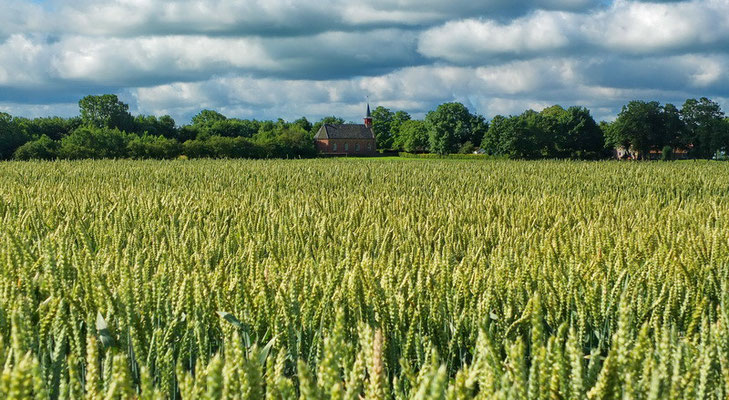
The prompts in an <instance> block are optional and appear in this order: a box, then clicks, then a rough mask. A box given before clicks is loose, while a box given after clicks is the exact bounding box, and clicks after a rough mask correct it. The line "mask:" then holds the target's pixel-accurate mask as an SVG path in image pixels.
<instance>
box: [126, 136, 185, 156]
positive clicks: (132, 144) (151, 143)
mask: <svg viewBox="0 0 729 400" xmlns="http://www.w3.org/2000/svg"><path fill="white" fill-rule="evenodd" d="M127 149H128V155H129V157H131V158H136V159H145V158H155V159H171V158H176V157H178V156H179V155H180V154H181V153H182V145H181V144H180V142H178V141H177V140H175V139H167V138H165V137H163V136H150V135H143V136H138V137H135V138H133V139H131V140H130V141H129V144H128V145H127Z"/></svg>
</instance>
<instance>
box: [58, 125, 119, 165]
mask: <svg viewBox="0 0 729 400" xmlns="http://www.w3.org/2000/svg"><path fill="white" fill-rule="evenodd" d="M132 138H133V136H132V135H129V134H127V133H125V132H122V131H120V130H119V129H109V128H94V127H91V126H85V127H81V128H79V129H76V130H75V131H74V132H73V133H72V134H70V135H68V136H66V137H64V138H63V139H61V145H60V148H59V149H58V156H59V157H60V158H63V159H69V160H78V159H83V158H94V159H103V158H125V157H127V156H128V151H127V145H128V143H129V141H130V140H131V139H132Z"/></svg>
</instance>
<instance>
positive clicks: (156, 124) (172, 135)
mask: <svg viewBox="0 0 729 400" xmlns="http://www.w3.org/2000/svg"><path fill="white" fill-rule="evenodd" d="M134 126H135V128H134V131H135V132H136V133H139V134H141V135H151V136H163V137H165V138H167V139H177V137H178V134H177V128H176V126H175V120H174V119H172V117H170V116H169V115H164V116H162V117H159V118H157V117H156V116H154V115H138V116H136V117H135V118H134Z"/></svg>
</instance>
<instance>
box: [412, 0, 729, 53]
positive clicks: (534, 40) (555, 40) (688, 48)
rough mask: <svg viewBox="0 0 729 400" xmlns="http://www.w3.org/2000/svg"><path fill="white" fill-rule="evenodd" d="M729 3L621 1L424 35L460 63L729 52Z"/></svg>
mask: <svg viewBox="0 0 729 400" xmlns="http://www.w3.org/2000/svg"><path fill="white" fill-rule="evenodd" d="M727 15H729V1H727V0H707V1H702V0H695V1H692V2H681V3H675V4H674V3H667V4H664V3H639V2H632V1H626V0H618V1H616V2H615V3H614V4H613V5H612V6H611V7H609V8H608V9H605V10H600V11H595V12H593V13H582V14H580V13H573V12H562V11H537V12H534V13H532V14H530V15H528V16H525V17H521V18H518V19H515V20H512V21H509V22H508V23H499V22H497V21H495V20H482V19H465V20H458V21H449V22H447V23H445V24H443V25H442V26H438V27H434V28H431V29H429V30H426V31H425V32H423V33H422V35H421V37H420V40H419V44H418V50H419V51H420V52H421V53H422V54H423V55H425V56H427V57H430V58H434V59H442V60H446V61H449V62H454V63H460V64H471V65H473V64H483V63H489V62H499V61H502V60H503V59H504V58H507V59H508V58H529V57H534V56H538V55H542V54H567V55H570V54H578V53H579V54H588V55H599V54H604V53H609V54H616V53H617V54H630V55H640V56H646V55H654V54H655V55H665V54H680V53H685V52H696V51H719V50H723V51H725V49H726V48H727V47H729V18H727V17H726V16H727Z"/></svg>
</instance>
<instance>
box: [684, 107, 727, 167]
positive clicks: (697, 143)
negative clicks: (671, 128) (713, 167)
mask: <svg viewBox="0 0 729 400" xmlns="http://www.w3.org/2000/svg"><path fill="white" fill-rule="evenodd" d="M681 117H682V119H683V122H684V123H685V124H686V133H687V141H688V142H689V143H691V145H692V146H693V147H692V149H691V153H693V155H694V156H696V157H699V158H711V157H713V156H714V155H715V154H716V152H717V151H719V150H722V149H726V148H727V145H728V143H727V142H728V141H729V137H728V135H729V133H728V132H726V129H725V124H724V122H723V119H724V112H723V111H722V110H721V107H720V106H719V104H717V103H715V102H714V101H711V100H709V99H707V98H706V97H702V98H701V99H700V100H696V99H688V100H686V102H685V103H684V104H683V107H682V108H681Z"/></svg>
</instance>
